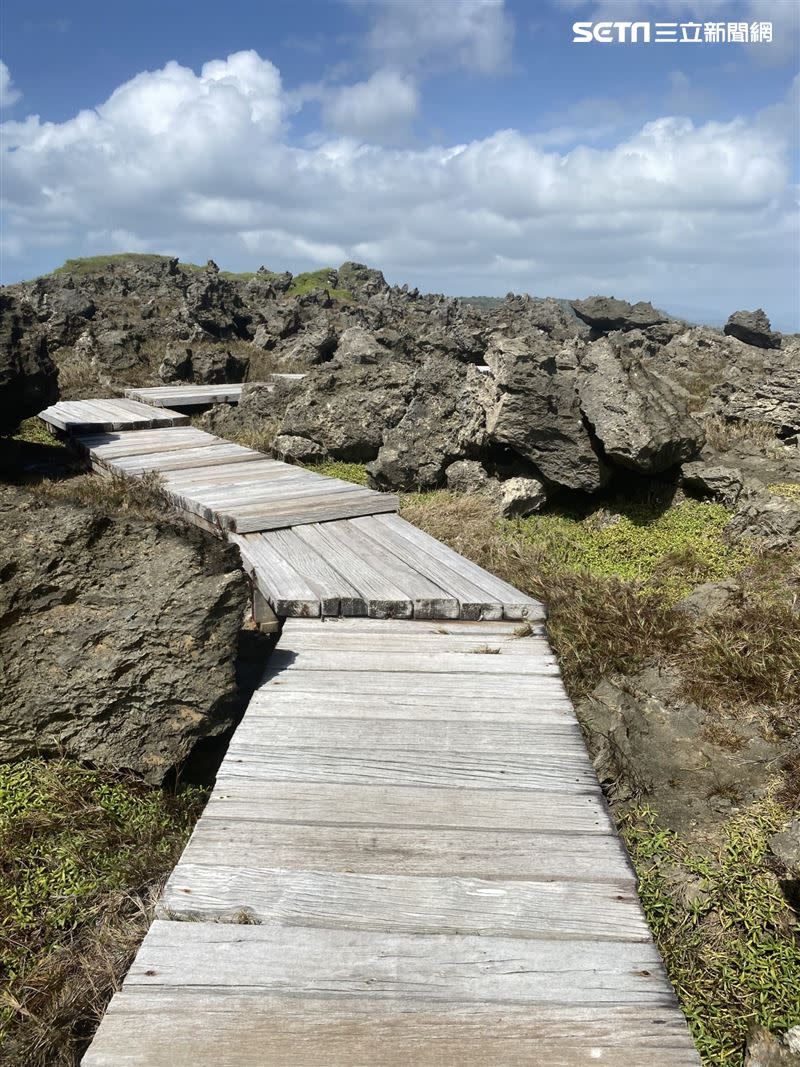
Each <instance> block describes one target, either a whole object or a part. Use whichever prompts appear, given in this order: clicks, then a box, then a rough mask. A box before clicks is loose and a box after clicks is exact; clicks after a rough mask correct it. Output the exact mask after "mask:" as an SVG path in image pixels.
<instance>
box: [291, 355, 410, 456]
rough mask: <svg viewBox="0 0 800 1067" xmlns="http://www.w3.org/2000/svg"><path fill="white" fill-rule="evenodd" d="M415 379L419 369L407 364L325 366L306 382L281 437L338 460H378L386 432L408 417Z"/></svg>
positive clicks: (293, 405)
mask: <svg viewBox="0 0 800 1067" xmlns="http://www.w3.org/2000/svg"><path fill="white" fill-rule="evenodd" d="M412 379H413V369H412V368H410V367H409V366H407V365H406V364H404V363H395V362H385V363H382V364H381V365H380V366H371V365H368V366H364V365H361V364H358V363H353V364H347V365H346V366H338V365H337V366H333V365H324V366H323V367H320V368H318V369H316V370H314V371H312V372H310V373H309V374H308V375H306V377H305V378H304V379H303V389H302V394H301V395H300V396H299V397H298V398H297V399H296V400H294V401H293V402H292V403H290V404H289V406H288V408H287V409H286V414H285V415H284V417H283V421H282V423H281V427H280V434H281V436H287V437H297V438H302V439H304V440H306V441H311V442H314V443H315V444H316V445H318V446H319V447H320V448H321V449H322V450H323V453H327V454H328V455H331V456H333V457H335V458H336V459H344V460H350V461H355V462H361V461H365V460H370V459H373V458H374V457H375V456H376V455H377V454H378V450H379V448H380V447H381V444H382V441H383V435H384V432H386V433H389V432H391V428H392V427H393V426H394V425H395V424H396V423H398V422H399V421H400V419H401V418H402V417H403V414H404V412H405V410H406V404H407V403H408V400H409V399H410V397H411V394H412V389H413V387H412Z"/></svg>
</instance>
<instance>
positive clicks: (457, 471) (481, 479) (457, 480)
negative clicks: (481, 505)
mask: <svg viewBox="0 0 800 1067" xmlns="http://www.w3.org/2000/svg"><path fill="white" fill-rule="evenodd" d="M444 474H445V481H446V483H447V488H448V489H449V490H450V491H451V492H453V493H479V492H481V490H483V489H485V488H486V486H487V485H488V484H489V475H488V473H487V471H486V468H485V467H484V466H483V464H482V463H479V462H478V460H477V459H457V460H456V461H455V463H451V464H450V466H449V467H448V468H447V470H446V471H445V472H444Z"/></svg>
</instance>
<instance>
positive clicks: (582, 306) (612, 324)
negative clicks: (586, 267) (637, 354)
mask: <svg viewBox="0 0 800 1067" xmlns="http://www.w3.org/2000/svg"><path fill="white" fill-rule="evenodd" d="M570 304H571V306H572V310H573V311H574V312H575V314H576V315H577V316H578V318H579V319H582V320H583V322H585V323H586V324H587V326H591V327H592V329H593V330H594V331H595V332H596V333H598V334H601V333H611V332H612V331H613V330H642V329H646V328H647V327H648V326H658V325H659V324H660V323H662V322H667V321H668V319H669V316H668V315H665V314H664V313H663V311H658V310H656V308H654V307H653V305H652V304H650V303H645V302H644V301H643V300H640V301H639V303H638V304H629V303H628V301H627V300H617V299H616V298H615V297H613V296H590V297H588V298H587V299H586V300H571V301H570Z"/></svg>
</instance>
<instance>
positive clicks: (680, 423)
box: [578, 330, 705, 474]
mask: <svg viewBox="0 0 800 1067" xmlns="http://www.w3.org/2000/svg"><path fill="white" fill-rule="evenodd" d="M659 351H660V350H659V346H658V345H657V344H655V343H654V342H653V341H652V340H650V339H649V338H648V337H647V336H646V335H645V334H644V333H642V332H641V331H639V330H635V331H632V332H630V333H613V334H610V335H609V336H608V337H604V338H601V339H600V340H598V341H595V342H593V343H592V344H590V345H587V346H586V347H585V348H583V349H582V350H581V351H580V353H579V359H578V396H579V398H580V408H581V411H582V413H583V415H584V417H585V418H586V420H587V421H588V423H589V425H590V426H591V427H592V430H593V431H594V433H595V435H596V436H597V438H598V439H599V441H600V443H601V444H602V446H603V451H604V454H605V456H606V457H608V459H609V460H611V461H612V462H613V463H615V464H618V465H619V466H621V467H626V468H628V469H630V470H634V471H639V472H640V473H642V474H656V473H658V472H660V471H664V470H667V469H668V468H669V467H672V466H674V465H675V464H677V463H683V462H685V461H686V460H689V459H692V458H693V457H694V456H695V455H697V453H698V452H699V451H700V448H701V447H702V445H703V441H704V437H705V435H704V433H703V429H702V427H701V425H700V423H699V422H698V421H697V420H696V419H694V418H692V416H691V415H690V413H689V398H688V395H687V393H686V391H685V390H684V389H682V388H681V387H680V386H679V385H677V384H676V383H675V382H674V381H672V380H671V379H670V378H668V377H666V376H665V375H664V374H663V373H662V371H661V369H660V366H659Z"/></svg>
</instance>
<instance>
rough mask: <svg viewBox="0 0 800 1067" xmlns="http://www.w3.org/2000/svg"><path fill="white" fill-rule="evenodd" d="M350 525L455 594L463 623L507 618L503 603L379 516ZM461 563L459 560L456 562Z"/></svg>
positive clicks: (456, 568)
mask: <svg viewBox="0 0 800 1067" xmlns="http://www.w3.org/2000/svg"><path fill="white" fill-rule="evenodd" d="M347 523H348V524H349V525H351V526H352V527H355V528H357V529H358V530H359V531H360V532H361V534H362V536H365V537H368V538H370V539H371V540H372V542H373V544H374V545H375V546H376V548H377V549H378V550H379V551H381V552H383V553H388V554H390V555H393V556H395V557H397V558H398V559H400V560H402V561H403V562H405V563H407V564H409V565H410V566H414V567H417V568H419V569H423V570H424V571H425V573H426V574H428V575H429V576H430V577H431V578H433V579H434V581H436V582H437V583H438V584H439V585H441V586H442V587H443V588H445V589H448V590H449V591H450V592H452V593H453V595H454V596H456V597H457V598H458V600H459V603H460V605H461V609H460V616H461V618H462V619H469V620H477V619H480V620H491V619H501V618H502V617H503V611H502V601H501V600H499V599H497V598H494V597H490V596H489V594H488V593H487V592H486V590H485V589H481V588H480V587H479V586H478V585H476V584H475V583H474V582H472V581H470V579H469V578H468V577H466V576H465V575H464V574H463V572H462V571H460V570H459V569H458V567H457V566H455V565H454V566H449V565H448V564H446V563H445V562H443V560H442V559H437V558H435V557H433V556H431V555H430V554H429V553H426V552H423V551H421V550H420V546H419V545H414V544H412V543H411V541H409V540H408V539H407V538H405V537H401V536H399V535H398V534H397V533H396V532H395V531H394V530H393V529H391V528H390V527H389V526H387V525H386V524H385V523H381V522H380V521H379V519H378V518H377V517H376V516H372V515H367V516H364V517H363V518H358V519H348V520H347ZM457 561H458V557H456V559H455V561H454V562H457Z"/></svg>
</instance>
